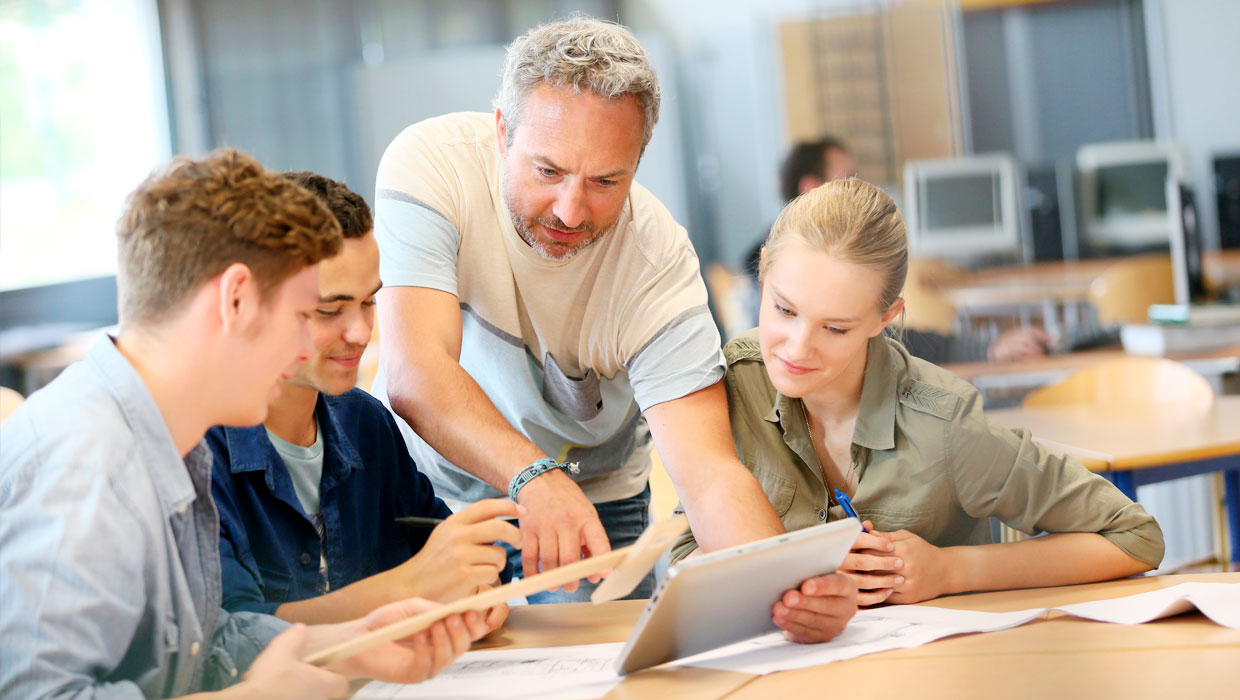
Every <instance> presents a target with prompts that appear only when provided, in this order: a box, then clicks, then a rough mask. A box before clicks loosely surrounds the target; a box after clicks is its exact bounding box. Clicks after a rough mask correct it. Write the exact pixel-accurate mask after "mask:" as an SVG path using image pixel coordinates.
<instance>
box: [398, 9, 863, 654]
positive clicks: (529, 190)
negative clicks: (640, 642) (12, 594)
mask: <svg viewBox="0 0 1240 700" xmlns="http://www.w3.org/2000/svg"><path fill="white" fill-rule="evenodd" d="M658 111H659V86H658V78H657V76H656V75H655V73H654V70H653V68H652V67H651V66H650V62H649V60H648V58H647V56H646V53H645V50H644V49H642V47H641V45H640V44H638V43H637V41H636V39H634V37H633V35H632V34H631V33H630V32H629V31H628V30H627V29H625V28H624V27H621V26H618V25H615V24H610V23H607V22H601V21H597V20H592V19H588V18H581V17H574V18H570V19H568V20H563V21H558V22H553V23H550V24H547V25H543V26H540V27H537V28H535V29H533V30H531V31H530V32H529V33H528V34H526V35H525V36H523V37H520V38H519V39H517V40H516V41H515V42H513V44H512V45H511V46H510V47H509V49H508V60H507V64H506V66H505V69H504V72H503V85H502V88H501V90H500V93H499V95H498V97H497V98H496V110H495V113H494V114H482V113H463V114H449V115H445V116H442V117H438V118H434V119H430V120H427V121H425V122H422V123H420V124H415V125H413V126H411V127H409V128H407V129H406V130H405V131H404V132H402V133H401V134H400V135H399V136H397V137H396V139H395V140H394V141H393V142H392V144H391V145H390V146H389V147H388V149H387V152H386V153H385V154H384V156H383V160H382V162H381V163H380V166H379V173H378V179H377V191H376V195H375V199H376V224H375V234H376V237H377V238H378V241H379V248H380V252H381V254H382V255H381V259H380V264H381V267H382V274H383V280H384V285H385V286H384V289H383V291H382V292H381V293H380V297H379V317H380V325H381V327H382V328H383V333H382V335H381V336H380V337H381V342H382V352H381V354H380V357H381V358H382V371H381V376H380V377H379V378H378V379H377V380H376V385H377V387H379V388H378V391H379V392H380V393H383V392H384V391H386V396H387V400H388V401H389V402H390V405H391V407H392V410H393V411H394V412H395V413H396V414H397V415H399V416H400V417H401V418H402V419H403V420H404V421H405V423H406V424H407V425H406V426H405V437H406V439H407V440H408V441H409V444H410V449H411V451H412V452H413V455H414V458H415V459H416V460H417V462H418V466H419V468H420V469H423V470H424V471H426V472H427V473H428V474H429V475H430V477H431V479H432V480H433V481H434V483H435V490H436V492H437V493H438V494H439V495H440V496H441V497H443V498H444V499H446V500H449V499H450V500H455V501H458V502H474V501H478V500H480V499H484V498H493V497H496V496H503V495H505V494H507V495H509V496H510V497H512V498H513V499H514V500H516V501H517V502H518V503H520V504H521V505H522V506H524V507H525V513H524V515H522V516H521V519H520V526H521V534H522V546H521V549H520V551H519V552H518V551H516V550H514V551H512V553H511V554H510V557H511V559H512V562H513V564H514V566H518V567H519V568H521V569H522V570H523V571H524V572H526V573H527V574H533V573H535V572H536V571H538V570H547V569H550V568H554V567H556V566H559V565H561V564H565V563H569V562H571V561H574V560H576V559H579V558H580V557H581V556H583V554H599V553H602V552H605V551H608V550H609V549H610V548H611V547H613V546H621V545H626V544H630V543H632V542H633V541H634V540H635V539H636V538H637V536H638V535H639V534H640V533H641V531H642V529H643V528H644V527H645V526H646V524H647V522H648V513H649V507H648V506H649V487H648V483H647V482H648V479H647V476H648V474H649V470H650V450H651V441H652V438H653V443H654V444H655V445H657V446H658V449H659V454H660V456H661V457H662V460H663V462H664V463H665V464H666V465H667V468H668V471H669V473H670V474H671V476H672V479H673V481H674V482H675V485H676V490H677V492H678V493H679V494H680V497H681V499H682V502H683V504H684V505H685V508H686V510H687V512H688V515H689V519H690V521H691V522H692V523H693V528H694V532H698V533H701V536H700V539H701V541H702V544H703V546H704V547H705V548H707V549H718V548H720V547H725V546H728V545H732V544H736V543H739V542H744V541H749V540H753V539H757V538H760V537H764V536H768V535H774V534H777V533H780V532H783V526H782V524H781V523H780V521H779V518H778V517H777V516H776V514H775V511H774V510H773V509H772V508H771V506H770V503H769V502H768V501H767V499H766V496H765V495H764V494H763V492H762V489H761V488H760V487H759V485H758V483H757V481H755V480H754V478H753V476H752V475H751V474H750V473H749V472H748V470H746V469H745V467H744V466H743V465H742V464H741V463H740V462H739V461H738V460H737V457H736V454H735V452H734V450H733V445H732V439H731V436H730V434H729V431H728V421H727V412H726V410H724V409H723V408H722V407H723V406H724V405H725V402H724V401H723V391H724V389H723V385H722V383H721V382H720V379H721V378H722V376H723V373H724V362H723V356H722V354H721V351H720V339H719V333H718V331H717V330H716V328H715V326H714V323H713V321H712V320H711V317H710V314H709V312H708V311H707V308H706V289H705V285H704V284H703V283H702V279H701V274H700V269H699V263H698V259H697V256H696V254H695V253H694V250H693V247H692V245H691V244H690V243H689V238H688V236H687V234H686V233H685V230H684V228H683V227H681V226H680V225H679V224H677V223H676V221H675V220H674V219H673V218H672V216H671V214H670V213H668V211H667V209H666V208H665V207H664V206H663V205H662V204H661V203H659V201H658V200H657V199H656V198H655V197H654V195H652V194H651V193H650V192H648V191H647V190H645V189H644V188H642V187H641V186H640V185H638V184H637V183H635V182H634V179H633V178H634V174H635V172H636V170H637V165H638V161H639V159H640V157H641V154H642V151H643V149H644V148H645V146H646V144H647V143H649V141H650V136H651V134H652V132H653V129H654V126H655V122H656V121H657V119H658ZM409 428H412V429H411V430H410V429H409ZM736 513H744V515H745V517H736V516H735V514H736ZM652 589H653V578H651V577H648V578H647V579H646V580H645V581H644V582H643V583H642V584H641V585H640V586H638V588H637V589H636V590H635V591H634V593H633V596H634V597H644V596H648V595H649V594H650V593H651V591H652ZM855 592H856V591H855V587H852V585H851V583H850V582H849V581H847V580H844V578H843V577H841V576H828V577H822V578H816V579H812V580H810V581H809V582H807V583H806V584H804V586H802V588H801V590H799V591H789V592H788V595H787V596H785V598H784V600H783V601H782V602H780V603H777V604H776V605H775V606H774V608H773V610H772V615H773V617H774V619H775V621H776V622H777V623H778V624H780V625H781V626H783V627H784V629H785V630H788V631H789V634H790V635H791V636H793V638H796V639H800V640H803V641H813V640H818V639H827V638H830V637H831V636H833V635H834V634H836V633H837V632H838V631H839V629H841V628H842V627H843V624H844V621H846V620H847V619H848V617H849V616H850V615H851V614H852V609H853V607H854V605H855V603H854V600H853V596H855ZM589 593H590V586H581V587H580V588H578V587H577V586H576V585H572V586H569V587H566V589H565V591H564V592H562V593H561V592H556V593H552V594H544V595H539V596H535V597H534V598H533V600H534V602H543V601H555V600H583V599H585V598H586V597H587V596H588V595H589ZM755 604H760V605H765V604H766V603H755Z"/></svg>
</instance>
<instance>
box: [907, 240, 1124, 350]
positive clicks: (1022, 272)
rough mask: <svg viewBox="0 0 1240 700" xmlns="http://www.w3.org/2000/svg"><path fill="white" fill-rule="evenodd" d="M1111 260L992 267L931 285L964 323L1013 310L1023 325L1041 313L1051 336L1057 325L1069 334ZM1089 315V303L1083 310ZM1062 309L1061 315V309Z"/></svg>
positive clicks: (1077, 322)
mask: <svg viewBox="0 0 1240 700" xmlns="http://www.w3.org/2000/svg"><path fill="white" fill-rule="evenodd" d="M1115 262H1116V260H1115V259H1098V260H1084V261H1064V262H1043V263H1035V264H1032V265H1018V266H1011V267H996V268H990V269H986V270H980V271H977V272H974V273H970V274H967V275H963V276H959V277H955V278H949V279H943V280H941V281H938V282H935V281H934V280H931V281H930V286H931V289H932V290H933V291H934V292H935V293H936V294H937V295H938V296H940V297H941V298H942V299H944V300H945V301H947V302H949V303H950V304H952V306H954V307H955V308H956V318H957V320H958V321H959V322H960V323H961V324H962V325H964V326H965V327H968V326H969V325H971V324H972V323H973V321H974V320H975V319H976V318H977V317H981V316H994V315H1006V314H1013V315H1015V316H1017V317H1018V318H1019V319H1020V322H1021V323H1022V324H1028V323H1030V322H1031V321H1032V320H1033V313H1034V312H1037V313H1039V314H1040V315H1041V317H1042V325H1043V326H1044V327H1045V328H1046V329H1047V331H1048V332H1051V333H1052V334H1054V333H1058V332H1059V330H1060V328H1061V326H1062V328H1063V329H1064V331H1065V332H1067V333H1071V332H1072V331H1073V329H1074V328H1075V327H1076V326H1077V325H1079V324H1080V323H1081V321H1080V319H1079V316H1080V314H1081V310H1082V308H1083V307H1086V306H1087V302H1088V301H1089V288H1090V285H1092V284H1093V282H1094V280H1096V279H1098V277H1099V276H1100V275H1101V274H1102V273H1103V271H1104V270H1106V269H1107V268H1108V267H1110V266H1112V265H1114V264H1115ZM1085 310H1086V312H1087V313H1092V311H1091V310H1092V307H1088V308H1086V309H1085ZM1061 312H1062V313H1061Z"/></svg>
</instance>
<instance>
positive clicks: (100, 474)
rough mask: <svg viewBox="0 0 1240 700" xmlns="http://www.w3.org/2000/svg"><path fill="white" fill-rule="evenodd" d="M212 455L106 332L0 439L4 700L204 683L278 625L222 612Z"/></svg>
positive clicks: (117, 694)
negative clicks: (180, 434)
mask: <svg viewBox="0 0 1240 700" xmlns="http://www.w3.org/2000/svg"><path fill="white" fill-rule="evenodd" d="M210 474H211V453H210V451H209V450H208V449H207V448H206V446H205V445H202V444H199V445H198V446H197V447H196V448H194V449H193V450H192V451H191V452H190V453H189V454H188V455H186V457H185V458H184V459H182V457H181V455H180V453H179V452H178V451H177V448H176V445H175V444H174V442H173V439H172V434H171V433H170V432H169V430H168V426H167V424H165V423H164V419H163V416H162V414H161V413H160V411H159V408H158V406H156V404H155V400H154V398H152V396H151V393H150V391H149V390H148V389H147V388H146V385H145V384H144V383H143V381H142V379H141V377H139V376H138V373H137V372H136V371H135V370H134V368H133V366H132V365H130V364H129V362H128V361H127V360H126V359H125V357H124V356H123V355H121V353H120V351H119V350H117V349H116V346H115V345H114V344H113V342H112V341H111V339H110V338H107V337H104V338H101V339H100V340H99V341H98V342H97V343H96V344H95V345H94V347H93V348H92V349H91V350H90V352H89V354H88V355H87V357H86V359H84V360H83V361H81V362H78V363H75V364H73V365H71V366H70V367H69V368H68V369H66V370H65V371H64V372H63V373H62V374H61V375H60V376H59V377H57V378H56V380H55V381H53V382H52V383H51V384H49V385H48V386H47V387H45V388H44V389H43V390H41V391H38V392H35V393H34V394H33V395H32V396H31V397H30V399H29V400H28V401H26V403H25V404H23V405H22V407H21V408H19V409H18V410H17V412H16V413H14V414H13V415H12V416H11V417H10V418H9V420H8V421H6V422H5V424H4V427H3V428H2V429H0V697H5V698H10V697H11V698H52V697H56V698H59V697H74V698H141V697H149V698H162V697H173V696H180V695H184V694H186V693H190V692H195V691H198V690H203V689H214V688H218V687H222V686H224V685H228V684H230V683H232V682H234V681H235V679H236V678H237V676H238V670H244V669H246V668H248V667H249V665H250V663H251V662H252V661H253V659H254V658H255V657H256V656H257V655H258V653H259V652H260V651H261V650H262V649H263V648H264V647H265V646H266V645H267V642H268V641H270V640H271V638H272V637H274V636H275V635H276V634H278V633H279V632H280V631H282V630H283V629H285V627H286V626H287V625H286V624H285V623H284V622H282V621H280V620H277V619H275V618H273V617H269V616H266V615H255V614H251V613H244V614H236V615H233V614H229V613H227V612H225V611H224V610H222V609H221V607H220V564H219V552H218V549H219V530H218V520H217V518H216V511H215V506H214V505H213V504H212V502H211V498H210V492H209V490H208V489H209V488H210Z"/></svg>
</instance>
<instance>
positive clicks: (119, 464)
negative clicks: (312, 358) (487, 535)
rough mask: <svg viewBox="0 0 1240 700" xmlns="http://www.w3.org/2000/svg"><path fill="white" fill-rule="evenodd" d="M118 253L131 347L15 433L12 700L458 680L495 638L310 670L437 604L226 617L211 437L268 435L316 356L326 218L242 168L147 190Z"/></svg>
mask: <svg viewBox="0 0 1240 700" xmlns="http://www.w3.org/2000/svg"><path fill="white" fill-rule="evenodd" d="M117 235H118V239H119V271H118V274H117V284H118V287H119V292H120V320H121V326H120V333H119V334H118V335H117V336H116V337H110V336H108V337H103V338H101V339H100V340H99V341H98V342H97V343H96V344H95V346H94V347H93V348H92V349H91V350H90V352H89V354H88V355H87V357H86V359H84V360H83V361H81V362H78V363H75V364H73V365H72V366H70V367H69V368H67V369H66V370H65V371H64V372H63V373H62V374H61V375H60V376H59V377H57V378H56V380H55V381H53V382H52V383H51V384H49V385H48V386H47V387H45V388H44V389H42V390H41V391H38V392H35V393H34V394H33V395H32V396H31V397H30V399H29V400H28V401H27V402H26V403H25V404H24V405H23V406H22V407H21V408H20V409H18V411H17V412H16V413H14V414H13V415H12V416H11V417H10V418H9V420H8V421H7V422H6V423H5V424H4V427H3V429H0V601H3V604H0V659H3V662H0V697H5V698H9V697H12V698H53V697H55V698H59V697H74V698H142V697H147V698H163V697H174V696H182V695H185V694H187V693H194V692H197V691H204V690H215V689H219V688H226V689H225V690H224V691H223V692H222V693H221V696H226V697H234V698H290V699H291V698H326V697H343V696H344V695H345V694H347V692H348V683H347V679H348V678H350V677H357V676H369V677H374V678H382V679H391V680H397V681H401V682H412V681H417V680H421V679H423V678H426V677H428V676H430V675H433V674H434V673H435V672H437V671H438V670H439V669H442V668H443V667H444V666H446V665H447V664H448V663H450V662H451V660H452V659H453V658H454V657H455V656H456V655H458V654H460V653H461V652H463V651H464V650H465V649H466V648H468V646H469V640H470V637H471V635H478V634H481V633H483V632H484V631H485V627H484V626H483V623H482V620H481V619H480V618H479V617H478V616H477V615H476V614H470V615H469V616H467V617H465V618H460V617H456V618H449V619H448V620H446V621H445V622H444V623H437V625H436V627H435V628H433V629H432V630H430V631H428V632H424V633H421V634H419V635H417V636H415V637H412V638H410V639H406V640H403V641H401V642H396V643H391V644H387V645H384V646H382V647H380V648H377V649H375V650H373V651H371V652H366V653H364V654H360V655H358V656H355V657H353V658H352V659H350V660H347V661H345V662H343V663H341V664H338V665H336V666H333V667H331V668H329V669H322V668H316V667H313V666H309V665H306V664H303V663H301V661H300V659H301V658H302V657H303V655H304V654H306V653H308V652H311V651H313V650H315V649H320V648H325V647H326V646H328V645H332V644H335V643H338V642H341V641H344V640H347V639H350V638H352V637H355V636H357V635H359V634H361V633H363V632H365V631H367V630H368V629H370V628H373V627H376V626H378V625H382V624H385V623H387V622H391V621H395V620H398V619H402V618H404V617H407V616H409V615H411V614H415V613H417V612H420V611H422V610H425V609H427V608H429V607H430V604H429V603H426V602H425V601H420V600H418V599H409V600H405V601H402V602H398V603H394V604H392V605H389V606H387V607H384V608H381V609H379V610H376V611H375V612H374V613H372V614H371V615H368V616H366V617H365V618H361V619H357V620H353V621H350V622H344V623H341V624H336V625H319V626H315V627H306V626H304V625H296V626H294V627H292V628H289V625H288V623H285V622H282V621H280V620H277V619H276V618H274V617H270V616H267V615H259V614H254V613H238V614H230V613H228V612H226V611H224V610H223V609H221V607H220V602H221V600H220V599H221V595H220V563H219V533H218V527H219V522H218V520H217V518H216V510H215V505H214V504H213V503H212V501H211V496H210V491H209V489H210V484H211V454H210V451H209V450H208V448H207V446H206V445H205V444H203V434H204V433H206V431H207V429H208V428H209V427H211V426H212V425H216V424H221V423H222V424H228V425H252V424H254V423H258V422H261V421H262V420H263V418H264V417H265V415H266V413H267V404H268V403H269V402H270V401H272V400H273V399H274V398H275V397H276V396H277V395H278V394H279V392H280V378H281V376H282V374H283V373H285V372H286V370H287V369H288V368H289V366H290V365H291V364H292V363H293V362H294V361H295V360H297V359H298V358H303V359H304V358H305V357H306V356H308V355H309V347H308V344H307V342H306V341H307V337H306V327H305V323H306V318H307V317H308V316H309V315H310V314H311V313H313V311H314V309H315V307H316V305H317V304H318V284H317V282H318V279H317V276H318V262H319V261H320V260H322V259H324V258H326V257H329V256H331V255H333V254H334V253H336V252H337V251H338V250H339V249H340V245H341V241H340V228H339V225H338V224H337V223H336V222H335V220H334V219H333V217H332V215H331V213H330V212H329V211H328V210H327V209H326V208H325V207H324V206H323V205H322V204H321V203H320V202H319V201H318V200H317V199H316V198H315V197H314V196H313V195H311V194H310V193H309V192H307V191H305V190H304V189H302V188H300V187H298V186H296V185H294V184H292V183H290V182H288V181H287V180H285V179H284V178H283V177H281V176H279V175H278V174H274V173H268V172H266V171H265V170H263V168H262V166H260V165H259V164H258V162H257V161H255V160H254V159H252V158H250V157H248V156H245V155H242V154H239V153H237V152H236V151H228V150H226V151H219V152H216V153H213V154H211V155H209V156H208V157H206V158H204V159H202V160H197V161H194V160H189V159H184V158H181V159H177V160H174V161H173V162H172V163H171V164H170V165H169V166H167V167H165V168H163V169H161V170H158V171H156V172H155V173H154V174H152V175H151V177H149V178H148V179H147V180H146V181H145V182H143V183H142V184H141V185H139V187H138V188H137V189H136V190H134V192H133V193H132V194H131V195H130V197H129V200H128V202H127V206H126V209H125V212H124V214H123V215H122V217H121V220H120V223H119V225H118V227H117ZM277 635H279V636H277ZM273 638H274V641H273ZM268 642H271V643H270V646H268ZM264 647H267V649H266V650H265V651H264ZM247 669H248V670H247Z"/></svg>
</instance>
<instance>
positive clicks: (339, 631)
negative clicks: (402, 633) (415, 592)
mask: <svg viewBox="0 0 1240 700" xmlns="http://www.w3.org/2000/svg"><path fill="white" fill-rule="evenodd" d="M436 607H438V603H433V602H431V601H428V600H422V599H421V598H409V599H407V600H402V601H398V602H396V603H390V604H388V605H384V606H383V607H381V608H379V609H377V610H375V611H374V612H372V613H371V614H369V615H367V616H366V617H364V618H362V619H360V620H355V621H353V622H346V623H342V624H340V625H322V626H319V627H316V628H313V629H312V633H317V632H319V631H320V630H323V632H324V635H323V636H322V637H320V639H319V640H318V641H319V644H318V647H319V648H325V646H326V645H331V644H337V643H340V642H343V641H346V640H348V639H352V638H354V637H358V636H361V635H363V634H365V633H367V632H370V631H371V630H375V629H379V628H380V627H385V626H387V625H390V624H392V623H393V622H397V621H399V620H403V619H405V618H408V617H413V616H414V615H417V614H419V613H423V612H426V611H428V610H432V609H434V608H436ZM486 633H487V627H486V623H485V622H484V621H483V618H482V615H481V614H479V613H477V612H474V611H472V610H471V611H469V612H467V613H464V614H461V615H449V616H448V617H446V618H444V619H442V620H439V621H437V622H435V624H433V625H431V627H430V628H429V629H425V630H422V631H421V632H418V633H416V634H412V635H410V636H408V637H405V638H404V639H399V640H397V641H395V642H388V643H387V644H383V645H381V646H378V647H375V648H374V649H371V650H369V651H365V652H362V653H360V654H356V655H354V656H351V657H349V658H347V659H345V660H343V661H340V662H338V663H335V664H332V665H330V666H328V670H331V671H334V672H336V673H339V674H340V675H342V676H344V677H346V678H373V679H374V680H378V681H387V682H389V683H418V682H420V681H424V680H426V679H428V678H432V677H434V676H435V675H437V674H438V673H439V672H440V671H442V670H444V669H445V668H447V667H448V666H450V665H451V664H452V662H453V661H455V660H456V658H457V657H458V656H460V655H461V654H463V653H465V652H466V651H468V650H469V646H470V644H471V643H472V640H474V639H477V638H479V637H481V636H483V635H485V634H486Z"/></svg>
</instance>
